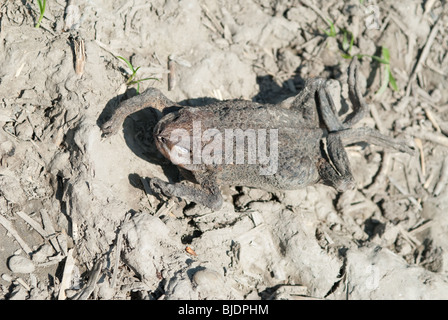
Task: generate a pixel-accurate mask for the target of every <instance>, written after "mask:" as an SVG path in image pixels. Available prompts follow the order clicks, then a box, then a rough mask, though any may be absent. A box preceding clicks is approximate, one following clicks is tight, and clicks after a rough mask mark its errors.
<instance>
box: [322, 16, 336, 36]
mask: <svg viewBox="0 0 448 320" xmlns="http://www.w3.org/2000/svg"><path fill="white" fill-rule="evenodd" d="M327 21H328V23H329V24H330V30H324V29H321V30H322V31H323V32H324V33H325V34H326V35H327V37H330V38H335V37H336V35H337V34H338V33H337V32H336V27H335V26H334V23H333V21H331V20H330V19H327Z"/></svg>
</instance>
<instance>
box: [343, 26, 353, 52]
mask: <svg viewBox="0 0 448 320" xmlns="http://www.w3.org/2000/svg"><path fill="white" fill-rule="evenodd" d="M343 33H344V36H343V39H342V50H344V51H345V53H342V54H341V56H342V57H343V58H344V59H351V58H352V54H351V52H352V48H353V43H354V42H355V37H354V36H353V33H351V32H350V31H347V30H345V29H344V30H343ZM349 34H350V35H351V39H350V43H349V42H348V37H347V36H348V35H349Z"/></svg>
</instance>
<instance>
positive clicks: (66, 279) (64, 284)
mask: <svg viewBox="0 0 448 320" xmlns="http://www.w3.org/2000/svg"><path fill="white" fill-rule="evenodd" d="M74 266H75V263H74V259H73V249H70V250H68V252H67V258H66V260H65V266H64V273H63V274H62V280H61V285H60V287H59V294H58V300H65V299H66V295H65V290H67V289H68V288H69V287H70V282H71V280H72V273H73V267H74Z"/></svg>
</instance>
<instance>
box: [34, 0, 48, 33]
mask: <svg viewBox="0 0 448 320" xmlns="http://www.w3.org/2000/svg"><path fill="white" fill-rule="evenodd" d="M37 4H38V5H39V11H40V16H39V20H37V23H36V25H35V28H39V27H40V23H41V22H42V19H43V18H44V13H45V7H46V5H47V0H37Z"/></svg>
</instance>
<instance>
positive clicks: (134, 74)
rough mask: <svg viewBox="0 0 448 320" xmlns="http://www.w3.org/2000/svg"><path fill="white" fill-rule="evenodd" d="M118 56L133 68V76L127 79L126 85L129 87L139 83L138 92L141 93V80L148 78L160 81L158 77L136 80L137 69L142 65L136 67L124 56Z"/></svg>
mask: <svg viewBox="0 0 448 320" xmlns="http://www.w3.org/2000/svg"><path fill="white" fill-rule="evenodd" d="M117 58H118V59H121V60H123V61H124V62H125V63H126V64H127V65H128V67H129V69H131V76H130V77H129V79H128V80H127V81H126V85H127V86H128V87H129V86H131V85H134V84H136V85H137V94H140V82H142V81H147V80H157V81H159V79H157V78H144V79H138V80H136V75H137V71H138V69H140V67H137V68H134V66H133V65H132V63H130V62H129V61H128V60H127V59H125V58H123V57H120V56H117Z"/></svg>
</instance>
